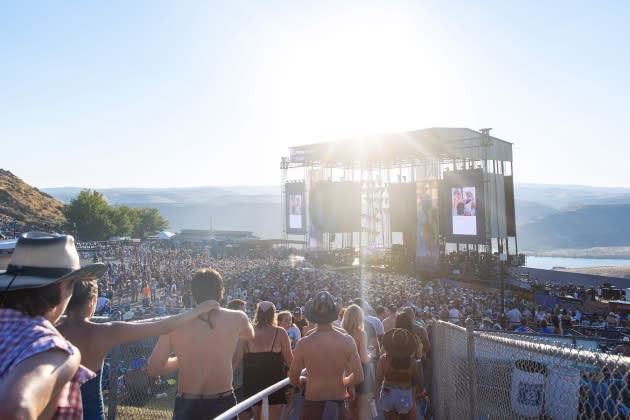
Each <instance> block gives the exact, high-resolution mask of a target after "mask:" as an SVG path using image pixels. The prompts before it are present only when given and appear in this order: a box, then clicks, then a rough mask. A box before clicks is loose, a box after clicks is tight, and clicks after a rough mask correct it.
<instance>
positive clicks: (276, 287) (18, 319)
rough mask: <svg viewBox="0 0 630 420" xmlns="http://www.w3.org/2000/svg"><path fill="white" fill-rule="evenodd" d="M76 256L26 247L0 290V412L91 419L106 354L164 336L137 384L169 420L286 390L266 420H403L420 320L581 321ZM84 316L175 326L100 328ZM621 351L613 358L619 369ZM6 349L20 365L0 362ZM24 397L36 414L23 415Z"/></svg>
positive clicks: (272, 270) (278, 260)
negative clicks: (28, 395) (159, 391)
mask: <svg viewBox="0 0 630 420" xmlns="http://www.w3.org/2000/svg"><path fill="white" fill-rule="evenodd" d="M36 248H41V250H37V249H36ZM79 248H81V249H92V251H91V252H83V253H82V254H83V255H81V257H83V258H82V259H83V261H82V264H80V265H79V253H77V250H76V248H75V246H74V244H73V240H72V239H71V237H70V236H66V235H53V234H51V235H41V234H34V235H32V236H29V235H26V236H24V237H22V238H20V240H19V241H18V245H17V246H16V249H15V251H14V253H13V255H12V257H11V262H10V265H9V267H8V269H7V272H6V273H4V274H3V275H2V276H0V295H1V296H0V334H3V337H6V338H7V340H5V341H4V342H3V345H2V346H0V392H1V393H2V395H6V396H7V399H6V401H7V402H8V403H7V404H6V406H3V407H2V409H5V410H6V409H10V410H26V411H25V413H26V412H28V414H36V415H35V417H38V416H40V417H41V416H43V417H44V418H45V417H51V416H52V415H53V413H57V414H58V415H61V414H63V415H65V416H66V417H60V418H80V417H81V416H83V411H82V410H83V408H84V407H82V404H81V400H83V404H84V405H85V416H86V417H85V418H100V419H102V418H103V403H102V399H101V395H100V394H101V390H100V379H98V378H100V376H99V375H100V372H101V370H102V366H103V359H104V357H105V354H106V353H107V351H108V350H109V348H110V347H111V346H113V345H114V344H117V343H123V342H130V341H134V340H138V339H140V338H143V337H149V336H155V335H161V338H160V339H159V341H158V343H157V345H156V347H155V349H154V351H153V354H152V356H151V358H150V360H149V372H150V373H151V374H153V375H161V374H168V373H170V372H173V371H174V370H178V371H179V374H178V394H177V397H176V401H175V407H174V418H198V416H197V414H195V413H199V412H202V411H203V412H204V413H208V412H212V413H215V414H218V413H220V412H223V411H225V410H226V409H227V408H229V407H231V406H233V405H234V404H235V403H236V402H237V401H241V400H243V399H245V398H247V397H249V396H251V395H254V394H255V393H257V392H258V391H260V390H262V389H264V388H266V387H267V386H269V385H271V384H273V383H275V382H277V381H278V380H279V379H280V378H282V377H287V375H288V376H289V378H290V382H291V385H292V387H291V388H289V389H287V390H282V391H279V392H277V393H276V394H274V396H273V398H270V404H271V405H272V408H273V409H272V415H273V416H274V418H275V417H276V416H277V418H280V417H281V416H284V417H283V418H286V416H287V415H288V413H289V412H290V411H291V409H292V401H293V397H294V395H295V391H294V390H295V389H300V390H301V392H302V393H303V394H304V403H303V404H302V418H322V416H324V413H330V412H334V413H337V414H335V415H336V416H337V417H339V418H346V417H347V418H368V417H369V412H370V411H371V410H373V409H375V406H376V404H378V407H380V409H381V410H383V411H384V412H385V414H386V418H399V416H400V418H415V417H414V416H415V412H416V411H417V410H418V409H419V407H420V404H418V402H423V401H425V402H426V401H427V399H428V398H429V397H430V392H431V383H430V378H431V374H430V372H429V371H428V370H429V368H430V363H428V361H429V360H430V357H431V342H430V328H431V323H430V322H428V321H430V320H431V319H442V320H444V321H448V322H452V323H455V324H460V325H461V324H463V323H464V320H465V319H466V318H469V317H470V318H472V319H474V320H476V322H477V326H478V327H479V328H481V329H510V330H514V331H516V332H520V333H536V332H538V333H545V334H546V333H550V334H567V333H570V330H571V327H573V326H576V325H581V324H582V323H583V320H584V314H582V312H581V311H580V309H579V308H573V309H567V308H563V307H560V306H556V307H554V308H550V309H545V308H543V307H541V306H537V305H535V304H534V302H533V301H530V300H528V299H524V298H519V297H517V296H512V295H508V296H507V298H506V300H505V307H506V308H507V309H509V310H507V311H506V313H505V314H501V313H500V309H501V302H500V293H499V291H497V290H495V289H490V288H481V287H472V286H470V287H466V286H462V285H461V284H456V283H452V282H448V281H440V280H437V279H423V278H418V277H414V276H409V275H403V274H398V273H393V272H386V271H383V270H370V269H367V268H364V269H356V270H334V269H329V268H316V267H314V266H312V265H311V264H310V263H309V262H308V261H307V260H305V259H304V258H301V257H298V256H293V255H292V254H291V253H290V252H288V251H287V250H274V249H262V250H261V249H258V250H249V251H246V252H243V254H242V255H235V256H230V257H228V258H217V257H214V256H212V255H213V253H212V252H211V250H210V249H209V248H207V247H204V246H199V245H181V244H176V243H171V242H168V241H160V242H144V243H134V244H121V243H110V244H108V245H104V244H99V245H98V246H94V247H85V246H83V247H81V246H79ZM48 254H50V258H49V257H48ZM53 254H55V255H57V254H58V255H57V257H56V258H55V255H53ZM35 267H36V268H35ZM80 267H83V268H80ZM42 291H46V293H41V292H42ZM49 295H50V297H48V296H49ZM66 307H67V311H66ZM64 312H66V313H67V317H65V319H64V320H63V321H62V322H61V323H59V322H58V321H59V319H60V317H61V315H62V314H63V313H64ZM95 313H98V314H107V315H110V316H111V315H115V314H116V313H118V314H119V315H121V317H122V318H123V319H124V320H130V319H138V318H151V317H155V316H156V315H171V316H168V317H165V318H162V319H158V320H153V321H151V322H144V323H141V324H132V323H126V322H107V323H103V324H96V323H93V322H92V321H91V317H92V316H93V315H94V314H95ZM602 322H604V324H605V325H604V326H603V327H602V328H621V327H623V326H625V325H626V324H627V319H626V318H625V317H622V316H620V315H619V314H615V313H608V314H607V315H606V316H605V317H604V320H603V321H602ZM53 325H56V326H53ZM629 341H630V339H627V340H624V341H623V342H622V343H621V344H620V346H619V349H618V352H619V353H621V354H627V353H630V344H626V343H628V342H629ZM32 343H37V345H34V344H32ZM42 343H46V344H45V345H42ZM13 347H18V348H20V349H21V350H20V354H22V356H21V357H22V359H19V358H18V359H11V358H10V357H7V355H8V354H12V353H11V352H13V351H15V350H14V348H13ZM23 347H24V348H23ZM209 349H212V352H213V353H212V357H209V356H208V351H209ZM327 349H328V350H327ZM615 351H617V349H615ZM626 352H627V353H626ZM173 353H174V354H175V356H173ZM215 353H216V354H215ZM337 357H339V358H340V359H339V360H337ZM25 360H26V361H27V362H24V361H25ZM208 360H213V361H214V362H213V363H211V364H209V363H207V361H208ZM42 363H43V364H44V365H45V366H46V368H42V367H41V366H40V364H42ZM79 363H81V365H82V366H81V367H80V365H79ZM28 369H34V371H35V372H38V374H39V373H41V374H43V375H44V376H42V377H41V378H40V379H38V380H37V381H36V385H32V384H29V383H27V382H25V381H28V380H29V379H28V378H31V377H32V376H30V375H29V372H28ZM46 369H48V370H46ZM50 369H53V370H52V371H50ZM209 369H210V370H209ZM217 369H218V370H217ZM304 369H306V370H304ZM211 371H212V372H211ZM217 372H220V374H218V373H217ZM234 373H236V375H234ZM19 375H23V377H22V378H21V379H19ZM93 378H97V379H96V380H95V379H93ZM13 381H17V382H15V383H19V384H20V385H21V386H20V387H13V384H14V382H13ZM82 383H83V385H81V384H82ZM232 390H235V391H236V393H233V392H232ZM27 391H28V392H34V393H35V395H36V396H38V398H34V399H33V400H29V402H25V401H26V400H24V395H25V394H23V392H27ZM81 394H83V398H80V397H78V396H80V395H81ZM375 401H376V402H377V403H376V404H371V403H373V402H375ZM371 405H372V407H371ZM425 406H426V405H425ZM283 407H284V409H282V408H283ZM16 412H17V411H16ZM64 413H65V414H64ZM0 414H1V413H0ZM253 415H254V417H255V418H259V417H260V413H259V410H258V409H257V408H254V410H253ZM73 416H75V417H73ZM76 416H78V417H76ZM244 416H245V417H242V418H248V416H249V414H245V415H244ZM0 417H2V416H0ZM25 417H26V418H28V416H27V415H26V414H25ZM325 418H328V417H325Z"/></svg>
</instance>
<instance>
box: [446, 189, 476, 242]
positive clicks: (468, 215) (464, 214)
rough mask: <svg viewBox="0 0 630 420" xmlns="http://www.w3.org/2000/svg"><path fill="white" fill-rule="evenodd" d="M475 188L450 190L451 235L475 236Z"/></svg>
mask: <svg viewBox="0 0 630 420" xmlns="http://www.w3.org/2000/svg"><path fill="white" fill-rule="evenodd" d="M475 197H476V191H475V187H471V186H469V187H453V188H451V204H452V205H451V209H452V217H453V235H477V202H476V199H475Z"/></svg>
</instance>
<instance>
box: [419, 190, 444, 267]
mask: <svg viewBox="0 0 630 420" xmlns="http://www.w3.org/2000/svg"><path fill="white" fill-rule="evenodd" d="M438 203H439V193H438V181H437V180H436V179H429V180H418V181H417V182H416V204H417V205H416V211H417V224H416V268H417V269H418V270H419V271H423V272H429V273H437V272H438V269H439V257H440V248H439V235H438V232H439V226H440V224H439V214H440V213H439V208H438Z"/></svg>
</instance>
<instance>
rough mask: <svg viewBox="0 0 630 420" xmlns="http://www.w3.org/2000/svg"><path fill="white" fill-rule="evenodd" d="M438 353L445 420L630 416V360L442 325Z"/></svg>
mask: <svg viewBox="0 0 630 420" xmlns="http://www.w3.org/2000/svg"><path fill="white" fill-rule="evenodd" d="M523 338H525V339H523ZM432 355H433V356H432V357H433V367H434V370H433V410H434V414H435V418H437V419H466V418H468V419H475V420H479V419H487V420H490V419H506V418H546V419H554V420H559V419H591V418H597V419H627V418H629V416H630V413H629V407H630V387H629V383H628V380H629V372H630V358H628V357H623V356H616V355H609V354H606V353H602V352H596V351H592V350H590V349H584V348H582V347H578V346H575V345H572V344H569V343H565V344H561V343H550V342H548V341H546V339H545V338H544V337H543V338H538V339H537V338H536V337H535V336H528V337H515V336H513V335H505V334H497V333H491V332H483V331H474V330H473V329H472V324H471V325H469V326H468V328H467V329H464V328H462V327H458V326H456V325H453V324H450V323H446V322H442V321H437V322H435V323H433V351H432Z"/></svg>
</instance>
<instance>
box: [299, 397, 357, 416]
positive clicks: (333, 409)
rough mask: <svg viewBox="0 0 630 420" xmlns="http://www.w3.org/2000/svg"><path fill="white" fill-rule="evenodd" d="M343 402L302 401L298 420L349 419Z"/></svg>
mask: <svg viewBox="0 0 630 420" xmlns="http://www.w3.org/2000/svg"><path fill="white" fill-rule="evenodd" d="M349 418H350V416H349V415H348V410H347V409H346V406H345V404H344V401H343V400H341V401H309V400H304V404H302V412H301V413H300V420H322V419H337V420H346V419H349Z"/></svg>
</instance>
